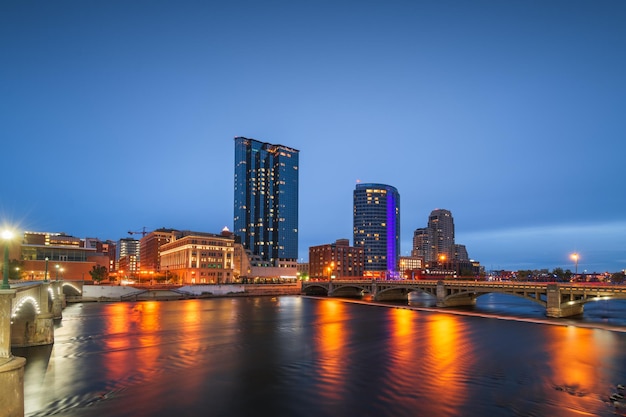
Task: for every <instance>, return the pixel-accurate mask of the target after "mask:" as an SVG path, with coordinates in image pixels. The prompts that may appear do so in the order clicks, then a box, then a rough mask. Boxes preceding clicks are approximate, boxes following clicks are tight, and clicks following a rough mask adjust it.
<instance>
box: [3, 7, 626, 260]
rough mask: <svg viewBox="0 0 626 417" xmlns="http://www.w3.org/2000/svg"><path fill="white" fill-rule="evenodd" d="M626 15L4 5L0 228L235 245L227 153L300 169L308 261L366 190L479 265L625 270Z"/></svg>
mask: <svg viewBox="0 0 626 417" xmlns="http://www.w3.org/2000/svg"><path fill="white" fill-rule="evenodd" d="M625 20H626V3H624V2H623V1H618V0H616V1H604V2H601V3H599V4H597V3H593V4H592V3H590V2H586V1H577V0H574V1H547V2H541V3H532V2H506V3H503V2H499V1H495V0H494V1H477V2H471V3H467V2H463V1H456V0H450V1H442V2H436V3H432V2H421V1H416V2H397V3H394V4H391V5H384V4H376V3H363V2H359V3H356V2H350V1H338V2H328V3H324V2H321V3H320V2H315V3H308V2H301V3H300V2H299V3H297V4H295V3H292V2H280V1H279V2H276V3H273V4H271V5H264V6H263V7H261V6H260V5H258V4H255V3H253V2H246V1H238V2H229V3H228V4H221V3H213V2H206V3H203V4H194V3H182V4H181V3H177V4H174V3H171V2H165V1H164V2H150V3H148V2H141V1H139V2H133V3H132V4H128V3H125V2H107V3H92V4H86V3H84V2H79V1H71V0H68V1H63V2H60V3H55V4H47V3H43V4H36V5H35V4H30V3H27V2H5V3H3V4H2V5H1V6H0V39H2V41H0V53H2V56H3V57H4V59H5V62H7V63H8V64H7V65H3V66H2V67H0V91H2V97H3V99H2V100H0V106H2V107H1V110H2V111H0V134H1V135H2V138H3V145H4V146H3V151H4V152H3V155H4V158H3V162H4V164H3V174H4V175H3V178H5V181H4V182H3V187H2V190H1V191H0V223H4V224H8V225H14V226H15V227H17V228H19V229H21V230H33V231H51V232H65V233H68V234H71V235H74V236H79V237H97V238H100V239H102V240H107V239H110V240H116V241H117V240H119V239H121V238H124V237H127V236H128V234H127V232H128V231H138V230H141V229H142V228H143V227H146V228H147V229H149V230H154V229H158V228H161V227H172V228H177V229H186V230H205V231H209V232H218V231H220V230H222V228H223V227H224V226H227V227H229V229H231V230H232V229H233V209H232V202H233V169H232V166H233V160H234V155H233V150H232V138H233V137H236V136H246V137H253V138H256V139H258V140H261V141H264V142H269V143H281V144H285V145H287V146H290V147H294V148H295V149H298V150H300V151H301V154H300V161H299V162H300V170H299V174H300V184H299V230H298V235H299V242H298V245H299V260H306V259H307V257H308V248H309V247H310V246H315V245H322V244H326V243H332V242H335V241H336V240H337V239H341V238H349V237H351V236H352V215H353V206H352V190H353V189H354V187H355V184H356V183H357V181H361V182H362V183H369V182H371V183H383V184H389V185H391V186H394V187H395V188H396V189H397V190H398V192H399V194H400V195H402V206H401V213H402V218H401V226H402V230H401V234H400V237H401V245H400V246H401V255H403V256H406V255H408V254H409V253H410V251H411V246H412V238H413V231H414V230H415V229H417V228H420V227H423V225H424V219H425V218H426V217H427V216H428V213H430V212H431V211H432V210H434V209H437V208H442V209H447V210H450V211H451V212H452V213H454V216H455V225H456V231H455V232H456V240H457V241H458V242H462V243H463V244H464V245H465V246H466V248H467V251H468V254H469V257H470V258H472V259H476V260H478V261H480V262H481V264H482V265H483V266H485V268H486V269H512V270H516V269H539V268H549V269H552V268H556V267H561V268H564V269H570V270H573V269H574V262H573V261H572V260H571V258H570V255H571V253H573V252H576V253H579V254H580V258H579V260H578V270H579V272H583V271H585V270H587V271H589V272H602V271H607V270H608V271H618V270H623V269H625V268H626V213H625V212H624V210H623V207H624V206H625V204H626V193H625V192H624V191H623V179H622V178H623V162H622V160H623V155H622V152H621V150H622V146H621V142H622V141H623V138H624V136H625V133H626V126H625V125H624V123H623V121H622V114H623V109H624V108H625V107H626V82H625V81H624V77H623V74H624V70H625V69H626V57H624V55H623V54H621V53H620V52H619V51H622V50H624V47H626V27H624V25H623V22H624V21H625Z"/></svg>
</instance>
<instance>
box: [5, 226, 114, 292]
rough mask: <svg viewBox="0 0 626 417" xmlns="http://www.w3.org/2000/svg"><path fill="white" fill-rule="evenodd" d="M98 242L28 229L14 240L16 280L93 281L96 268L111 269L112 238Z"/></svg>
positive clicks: (11, 251) (13, 276)
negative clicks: (91, 272)
mask: <svg viewBox="0 0 626 417" xmlns="http://www.w3.org/2000/svg"><path fill="white" fill-rule="evenodd" d="M98 242H99V244H96V242H95V239H93V238H90V239H81V238H78V237H75V236H71V235H67V234H65V233H54V232H32V231H25V232H24V233H23V235H22V236H21V240H19V239H18V238H17V237H16V238H15V239H14V240H13V242H11V244H10V245H9V246H10V249H9V259H10V260H9V262H10V265H11V266H12V267H14V268H15V269H14V270H13V271H11V274H10V275H11V279H15V280H33V281H41V280H66V281H91V275H90V274H89V272H90V271H92V269H93V268H94V267H105V268H106V269H107V271H110V267H111V262H112V261H111V258H112V256H114V254H112V253H111V252H114V251H115V244H114V243H113V242H111V241H107V242H100V241H98Z"/></svg>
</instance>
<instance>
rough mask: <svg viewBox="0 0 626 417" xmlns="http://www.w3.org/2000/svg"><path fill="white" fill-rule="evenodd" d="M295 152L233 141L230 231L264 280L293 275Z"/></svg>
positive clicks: (295, 252)
mask: <svg viewBox="0 0 626 417" xmlns="http://www.w3.org/2000/svg"><path fill="white" fill-rule="evenodd" d="M299 152H300V151H298V150H297V149H294V148H290V147H287V146H283V145H274V144H270V143H266V142H261V141H258V140H255V139H249V138H245V137H241V136H239V137H235V178H234V179H235V184H234V188H235V189H234V191H235V192H234V230H233V233H234V234H235V235H236V236H237V237H238V238H239V239H240V241H241V244H242V245H243V248H244V249H245V251H246V253H247V254H248V256H249V258H250V262H251V267H257V268H261V267H263V268H267V274H266V275H267V276H274V277H290V278H295V277H296V271H297V260H298V169H299ZM259 274H261V275H262V274H263V273H261V272H258V269H257V272H256V273H254V274H253V275H255V276H258V275H259Z"/></svg>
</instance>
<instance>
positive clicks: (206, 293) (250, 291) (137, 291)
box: [66, 283, 301, 303]
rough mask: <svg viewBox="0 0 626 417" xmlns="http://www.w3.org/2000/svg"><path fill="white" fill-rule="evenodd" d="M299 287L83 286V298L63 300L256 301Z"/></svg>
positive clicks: (235, 285) (293, 291)
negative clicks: (257, 298)
mask: <svg viewBox="0 0 626 417" xmlns="http://www.w3.org/2000/svg"><path fill="white" fill-rule="evenodd" d="M300 292H301V286H300V284H299V283H293V284H229V285H226V284H220V285H189V286H179V287H171V288H162V287H160V288H150V287H143V288H135V287H132V286H110V285H86V286H85V287H84V288H83V295H82V296H78V297H67V298H66V299H67V302H68V303H80V302H119V301H173V300H186V299H191V298H217V297H256V296H283V295H299V294H300Z"/></svg>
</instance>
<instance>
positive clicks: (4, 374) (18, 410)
mask: <svg viewBox="0 0 626 417" xmlns="http://www.w3.org/2000/svg"><path fill="white" fill-rule="evenodd" d="M15 293H16V291H15V290H0V387H2V390H3V393H2V395H0V410H4V411H3V412H2V413H3V414H2V415H3V416H7V417H24V366H25V365H26V359H24V358H20V357H18V356H13V355H12V354H11V303H12V300H13V298H15Z"/></svg>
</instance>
